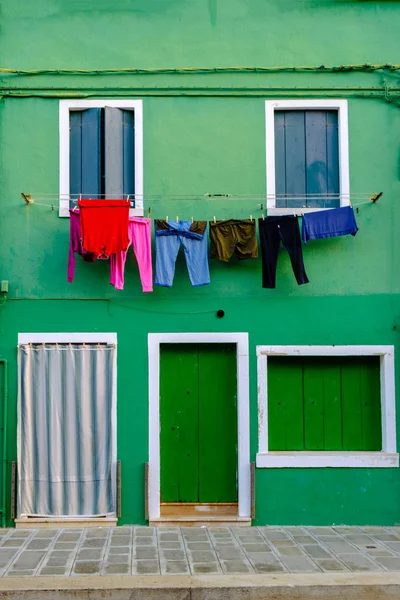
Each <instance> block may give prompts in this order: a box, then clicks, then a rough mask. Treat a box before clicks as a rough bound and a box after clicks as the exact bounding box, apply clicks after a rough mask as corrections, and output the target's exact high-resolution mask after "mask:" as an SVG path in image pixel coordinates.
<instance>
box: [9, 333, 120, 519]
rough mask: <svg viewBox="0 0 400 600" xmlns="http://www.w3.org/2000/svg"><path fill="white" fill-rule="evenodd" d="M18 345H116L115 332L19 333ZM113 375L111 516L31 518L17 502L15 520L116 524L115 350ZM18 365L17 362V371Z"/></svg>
mask: <svg viewBox="0 0 400 600" xmlns="http://www.w3.org/2000/svg"><path fill="white" fill-rule="evenodd" d="M21 344H113V345H115V346H117V334H116V333H111V332H108V333H59V332H57V333H19V334H18V346H20V345H21ZM114 361H115V362H114V374H115V375H114V378H113V382H112V404H111V428H112V442H111V443H112V490H113V500H114V507H115V516H108V517H94V518H90V517H64V516H63V517H45V518H36V519H35V518H32V517H23V516H22V517H21V514H20V508H19V502H18V503H17V504H18V506H17V515H18V517H17V519H16V522H17V523H25V522H30V523H33V522H43V521H46V522H52V521H53V522H61V521H65V522H66V523H67V522H69V521H71V522H75V521H76V522H80V521H82V522H88V523H89V522H94V523H98V524H101V523H108V524H110V525H116V523H117V519H118V517H117V510H118V508H117V485H116V481H117V352H115V358H114ZM19 369H20V365H19V364H18V372H19ZM17 421H18V422H17V456H18V462H19V464H21V454H20V452H21V435H22V434H21V387H20V378H19V376H18V402H17Z"/></svg>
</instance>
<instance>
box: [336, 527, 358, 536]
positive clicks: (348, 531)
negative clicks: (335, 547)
mask: <svg viewBox="0 0 400 600" xmlns="http://www.w3.org/2000/svg"><path fill="white" fill-rule="evenodd" d="M333 529H334V530H335V531H337V532H338V533H339V534H340V535H357V534H358V533H361V529H360V528H359V527H347V526H338V527H334V528H333Z"/></svg>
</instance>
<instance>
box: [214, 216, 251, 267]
mask: <svg viewBox="0 0 400 600" xmlns="http://www.w3.org/2000/svg"><path fill="white" fill-rule="evenodd" d="M234 252H235V253H236V255H237V257H238V258H239V259H241V260H243V259H247V258H257V257H258V245H257V236H256V222H255V221H253V220H251V219H244V220H236V219H230V220H228V221H216V222H214V221H210V257H211V258H217V259H218V260H222V261H224V262H229V259H230V258H231V256H232V255H233V253H234Z"/></svg>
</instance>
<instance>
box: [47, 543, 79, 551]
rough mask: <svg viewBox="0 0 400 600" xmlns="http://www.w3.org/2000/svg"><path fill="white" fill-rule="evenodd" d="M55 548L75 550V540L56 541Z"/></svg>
mask: <svg viewBox="0 0 400 600" xmlns="http://www.w3.org/2000/svg"><path fill="white" fill-rule="evenodd" d="M53 548H54V550H75V548H76V544H75V543H74V542H56V543H55V544H54V546H53Z"/></svg>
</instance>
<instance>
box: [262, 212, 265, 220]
mask: <svg viewBox="0 0 400 600" xmlns="http://www.w3.org/2000/svg"><path fill="white" fill-rule="evenodd" d="M261 216H262V220H263V221H265V217H264V213H261Z"/></svg>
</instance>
